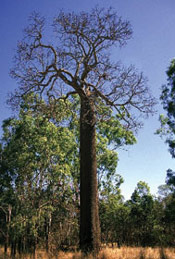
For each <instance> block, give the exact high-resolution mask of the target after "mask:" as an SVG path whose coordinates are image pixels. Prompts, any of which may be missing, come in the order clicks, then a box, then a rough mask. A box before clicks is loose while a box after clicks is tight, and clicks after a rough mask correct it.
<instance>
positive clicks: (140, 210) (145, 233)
mask: <svg viewBox="0 0 175 259" xmlns="http://www.w3.org/2000/svg"><path fill="white" fill-rule="evenodd" d="M130 204H131V212H130V213H131V214H130V217H131V222H132V223H131V225H132V228H133V230H132V232H133V240H132V241H133V242H134V244H137V245H142V246H146V245H150V244H152V242H153V236H152V235H153V234H152V229H153V223H154V215H153V205H154V200H153V196H152V195H151V193H150V188H149V186H148V185H147V183H145V182H143V181H140V182H138V184H137V187H136V188H135V190H134V192H133V194H132V195H131V200H130Z"/></svg>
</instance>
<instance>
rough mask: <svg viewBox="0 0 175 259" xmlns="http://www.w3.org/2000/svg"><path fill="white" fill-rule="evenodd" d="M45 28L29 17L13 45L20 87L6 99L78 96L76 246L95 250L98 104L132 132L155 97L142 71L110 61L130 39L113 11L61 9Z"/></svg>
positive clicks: (97, 238) (128, 28)
mask: <svg viewBox="0 0 175 259" xmlns="http://www.w3.org/2000/svg"><path fill="white" fill-rule="evenodd" d="M45 29H46V22H45V19H44V18H43V17H40V16H39V15H38V14H36V13H34V14H33V15H32V16H31V18H30V25H29V26H28V27H27V28H26V29H25V37H24V39H23V40H22V41H21V42H19V43H18V48H17V52H16V57H15V64H14V68H13V69H12V71H11V74H12V76H13V77H14V78H15V79H16V80H17V81H18V83H19V87H18V89H17V90H16V91H15V92H14V94H13V95H12V97H11V100H10V101H11V103H13V102H14V100H15V102H17V100H20V96H23V95H25V94H27V93H28V92H30V91H33V92H36V93H39V94H40V95H41V96H42V97H43V98H45V100H47V101H48V102H52V103H53V101H55V102H58V101H59V100H60V99H66V98H69V99H70V100H71V98H72V95H78V96H79V99H80V103H81V105H80V111H79V113H80V129H79V130H80V203H81V209H80V247H81V249H82V251H84V252H87V251H94V252H98V250H99V247H100V227H99V216H98V192H97V159H96V124H97V120H98V119H103V120H104V119H105V114H103V115H102V116H99V115H100V112H99V110H100V107H101V105H100V103H103V104H104V105H106V106H108V107H110V108H111V109H112V111H113V113H114V114H115V116H117V118H118V119H120V120H121V122H123V124H124V125H125V127H127V129H131V128H133V127H137V126H138V125H139V121H138V120H137V118H136V114H137V115H138V116H139V115H140V113H143V114H146V115H148V114H149V113H151V112H152V107H153V104H154V99H153V98H152V97H151V95H150V93H149V90H148V87H147V85H146V79H145V78H144V76H143V74H142V73H138V72H137V71H136V69H135V68H134V66H129V67H127V68H126V67H124V66H122V65H121V64H120V63H119V62H115V61H114V60H112V58H111V57H110V54H111V52H112V50H114V46H123V45H125V43H126V42H127V40H129V39H130V37H131V35H132V29H131V26H130V23H129V22H128V21H124V20H122V18H121V17H119V16H118V15H117V14H116V12H115V11H113V10H112V8H109V9H107V10H105V9H100V8H94V9H92V11H91V12H89V13H88V12H81V13H78V14H75V13H73V12H72V13H65V12H63V11H60V12H59V13H58V14H57V16H56V17H55V18H54V20H53V23H52V26H51V27H50V29H52V31H53V34H52V32H51V30H47V31H46V30H45ZM113 53H114V52H113ZM134 110H137V111H138V112H136V113H134V112H133V111H134Z"/></svg>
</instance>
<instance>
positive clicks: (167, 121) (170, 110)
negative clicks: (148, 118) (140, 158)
mask: <svg viewBox="0 0 175 259" xmlns="http://www.w3.org/2000/svg"><path fill="white" fill-rule="evenodd" d="M166 74H167V76H168V78H167V81H168V83H167V84H166V85H163V86H162V93H161V96H160V100H161V102H162V105H163V108H164V110H165V111H166V116H164V115H163V114H162V115H160V122H161V128H160V129H159V130H157V133H158V134H160V135H161V136H165V137H166V143H167V144H168V146H169V152H170V154H171V155H172V157H173V158H174V157H175V139H174V135H175V127H174V125H175V113H174V111H175V101H174V100H175V60H174V59H173V60H172V61H171V64H170V66H169V68H168V70H167V72H166Z"/></svg>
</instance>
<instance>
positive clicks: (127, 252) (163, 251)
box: [0, 247, 175, 259]
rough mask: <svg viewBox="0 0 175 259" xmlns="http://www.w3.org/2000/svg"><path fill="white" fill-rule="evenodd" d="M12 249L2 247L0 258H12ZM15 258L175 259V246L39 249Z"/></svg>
mask: <svg viewBox="0 0 175 259" xmlns="http://www.w3.org/2000/svg"><path fill="white" fill-rule="evenodd" d="M10 258H12V257H11V256H10V251H9V250H8V253H7V255H4V254H3V249H0V259H10ZM13 258H15V259H174V258H175V248H150V247H147V248H142V247H121V248H114V249H113V248H104V249H102V250H101V251H100V253H99V255H98V256H96V257H93V255H88V256H84V255H83V254H81V252H65V253H64V252H58V253H56V252H52V253H46V252H45V251H44V250H37V251H36V253H35V255H30V254H25V255H18V254H17V255H16V256H15V257H13Z"/></svg>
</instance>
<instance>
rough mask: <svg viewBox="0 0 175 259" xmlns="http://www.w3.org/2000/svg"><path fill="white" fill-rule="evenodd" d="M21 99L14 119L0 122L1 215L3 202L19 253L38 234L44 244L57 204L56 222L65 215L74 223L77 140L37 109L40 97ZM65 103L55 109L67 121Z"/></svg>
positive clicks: (11, 237)
mask: <svg viewBox="0 0 175 259" xmlns="http://www.w3.org/2000/svg"><path fill="white" fill-rule="evenodd" d="M23 99H24V100H23V102H22V103H21V108H20V113H19V118H10V119H7V120H5V121H4V123H3V130H4V134H3V138H2V162H0V166H1V169H2V170H1V179H2V180H1V179H0V188H1V190H2V195H1V198H0V207H2V208H3V212H5V214H6V215H7V213H8V210H7V209H8V208H9V206H10V207H11V208H12V213H11V225H10V228H11V233H10V242H11V244H12V243H13V244H15V246H16V244H18V250H21V247H23V252H25V251H26V250H27V249H28V250H29V249H35V247H36V245H37V242H38V241H37V240H38V239H39V238H42V239H43V240H44V241H45V243H46V247H47V249H48V246H49V242H50V236H49V235H50V233H51V222H52V217H53V215H54V212H55V210H57V211H58V209H57V207H58V208H59V215H57V222H61V223H62V221H66V220H67V218H68V217H70V218H71V219H72V224H73V222H74V220H73V219H74V217H75V211H73V212H72V211H71V208H72V207H73V200H74V198H73V196H74V190H72V189H73V187H72V185H73V181H72V164H73V162H74V155H75V153H76V150H77V145H76V142H75V135H74V134H73V132H71V130H70V129H69V128H67V127H64V126H63V125H62V120H60V122H59V121H58V120H57V126H56V125H54V123H53V122H51V121H50V120H49V118H48V117H47V116H46V114H45V115H43V114H42V113H41V112H38V111H37V108H36V107H37V105H39V106H40V107H41V106H42V107H43V108H44V106H45V103H44V102H43V101H42V102H41V101H40V102H39V100H38V99H37V98H36V96H34V95H32V94H28V95H27V96H25V98H23ZM65 107H66V106H65V103H64V102H63V101H62V105H61V103H59V107H57V112H58V113H59V117H60V114H61V116H62V119H63V118H64V119H67V120H68V118H69V117H70V115H71V113H70V112H69V110H66V109H65ZM61 111H62V112H61ZM59 119H60V118H59ZM7 177H8V178H7ZM6 182H7V183H6ZM68 197H69V198H68ZM68 208H69V209H68ZM1 212H2V211H1ZM70 215H71V216H70ZM8 218H9V217H8ZM64 218H65V219H64ZM63 219H64V220H63ZM77 220H78V219H77ZM8 223H9V220H8V222H7V220H6V222H5V224H4V225H5V226H7V227H8V226H9V224H8ZM67 225H68V224H67ZM57 227H58V226H57ZM68 227H69V229H70V224H69V226H68ZM2 229H3V226H2ZM6 232H7V231H6ZM8 235H9V233H8ZM65 239H66V235H65ZM60 240H61V238H60ZM12 241H13V242H12ZM61 241H62V240H61ZM61 241H60V243H61ZM57 243H59V242H57ZM13 253H15V251H13Z"/></svg>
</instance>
